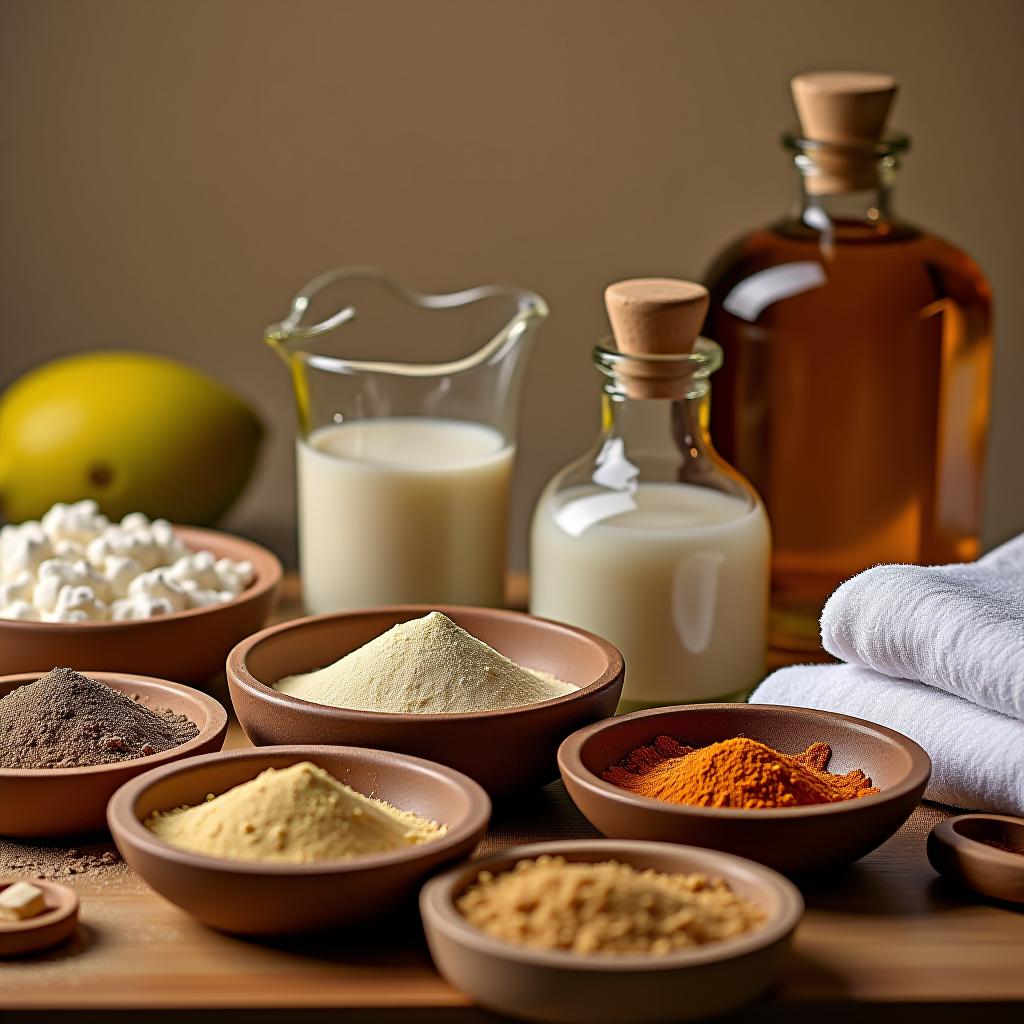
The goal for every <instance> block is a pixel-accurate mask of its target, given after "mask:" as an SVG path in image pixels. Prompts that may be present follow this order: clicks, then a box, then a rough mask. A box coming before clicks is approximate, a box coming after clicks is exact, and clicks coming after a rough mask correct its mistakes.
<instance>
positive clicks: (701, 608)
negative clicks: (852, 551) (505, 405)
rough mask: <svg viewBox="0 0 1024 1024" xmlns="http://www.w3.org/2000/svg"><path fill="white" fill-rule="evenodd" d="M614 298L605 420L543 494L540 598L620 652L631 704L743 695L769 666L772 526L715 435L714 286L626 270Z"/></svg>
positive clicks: (535, 600) (535, 537)
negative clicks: (706, 332) (708, 321)
mask: <svg viewBox="0 0 1024 1024" xmlns="http://www.w3.org/2000/svg"><path fill="white" fill-rule="evenodd" d="M605 304H606V307H607V310H608V316H609V318H610V320H611V323H612V329H613V332H614V335H615V343H614V344H611V343H604V344H600V345H598V346H597V347H596V348H595V349H594V352H593V360H594V365H595V366H596V367H597V369H598V370H599V371H600V373H601V374H602V375H603V377H604V381H603V386H602V394H601V430H600V434H599V436H598V439H597V442H596V444H595V445H594V447H593V448H592V449H591V450H590V451H589V452H587V454H585V455H584V456H583V457H582V458H580V459H579V460H577V461H576V462H573V463H572V464H570V465H569V466H567V467H566V468H565V469H563V470H562V471H561V472H559V473H558V474H556V476H555V477H554V478H553V479H552V480H551V482H550V483H549V484H548V486H547V488H546V489H545V491H544V493H543V494H542V495H541V498H540V500H539V502H538V504H537V509H536V511H535V513H534V518H533V528H532V535H531V596H530V610H531V611H532V612H533V613H534V614H535V615H541V616H545V617H547V618H552V619H560V620H562V621H564V622H569V623H572V624H574V625H577V626H581V627H583V628H584V629H589V630H591V631H592V632H594V633H597V634H599V635H600V636H603V637H606V638H607V639H608V640H610V641H611V642H612V643H613V644H615V645H616V646H617V647H618V648H619V649H620V650H621V651H622V653H623V655H624V657H625V659H626V666H627V669H626V685H625V689H624V691H623V699H622V703H621V704H620V710H633V709H635V708H639V707H652V706H657V705H665V704H679V703H686V702H698V701H708V700H739V699H743V697H744V696H745V695H746V694H747V693H748V692H749V691H750V689H752V688H753V687H754V686H755V685H756V684H757V682H758V681H759V680H760V679H761V677H762V676H763V674H764V656H765V634H766V626H767V603H768V571H769V556H770V546H771V545H770V533H769V528H768V520H767V517H766V515H765V511H764V506H763V505H762V503H761V500H760V498H759V497H758V496H757V493H756V492H755V491H754V489H753V488H752V487H751V486H750V484H748V483H747V481H746V480H745V479H744V478H743V477H742V476H741V475H740V474H739V473H738V472H736V470H734V469H733V468H732V467H731V466H729V465H728V464H727V463H726V462H725V461H723V459H722V458H721V457H720V456H719V455H718V453H717V452H716V451H715V449H714V447H713V446H712V443H711V437H710V434H709V404H710V391H711V384H710V376H711V374H712V373H713V372H714V371H715V370H717V369H718V367H719V366H720V365H721V362H722V353H721V349H720V348H719V347H718V345H716V344H715V343H714V342H712V341H708V340H706V339H703V338H699V337H698V331H699V329H700V325H701V323H702V322H703V320H704V316H705V313H706V310H707V304H708V293H707V290H706V289H705V288H704V287H703V286H701V285H698V284H693V283H690V282H687V281H676V280H668V279H642V280H633V281H622V282H619V283H617V284H613V285H611V286H610V287H609V288H608V289H607V291H606V293H605Z"/></svg>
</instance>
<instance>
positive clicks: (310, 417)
mask: <svg viewBox="0 0 1024 1024" xmlns="http://www.w3.org/2000/svg"><path fill="white" fill-rule="evenodd" d="M316 310H328V312H327V313H326V314H322V313H320V312H316ZM547 312H548V311H547V306H546V305H545V303H544V300H543V299H541V298H540V296H538V295H535V294H533V293H532V292H528V291H525V290H522V289H516V288H506V287H500V286H495V285H486V286H482V287H478V288H470V289H466V290H465V291H460V292H452V293H448V294H440V295H429V294H423V293H420V292H417V291H414V290H413V289H411V288H408V287H406V286H405V285H403V284H401V283H399V282H398V281H395V280H394V279H392V278H391V277H389V276H387V275H386V274H384V273H383V272H381V271H380V270H376V269H373V268H367V267H342V268H338V269H336V270H331V271H328V272H327V273H324V274H321V275H320V276H319V277H317V278H315V279H314V280H312V281H310V282H309V283H308V284H307V285H305V286H304V287H303V288H302V289H301V290H300V291H299V293H298V294H297V295H296V296H295V298H294V299H293V300H292V305H291V310H290V311H289V314H288V316H287V317H286V318H285V319H284V320H282V321H281V322H280V323H277V324H272V325H271V326H270V327H268V328H267V329H266V332H265V340H266V342H267V343H268V344H269V345H270V346H271V348H272V349H273V350H274V351H275V352H276V353H277V354H278V355H279V356H280V357H281V359H282V360H283V361H284V363H285V365H286V366H287V367H288V369H289V371H290V374H291V380H292V386H293V389H294V393H295V402H296V407H297V411H298V438H297V483H298V513H299V559H300V568H301V571H302V581H303V598H304V601H305V604H306V607H307V609H308V610H309V611H310V612H314V613H321V612H328V611H337V610H342V609H348V608H361V607H368V606H372V605H384V604H400V603H418V604H470V605H500V604H502V603H503V600H504V580H505V569H506V556H507V551H506V549H507V535H508V495H509V482H510V478H511V471H512V461H513V458H514V455H515V446H516V417H517V412H518V404H519V387H520V382H521V378H522V370H523V367H524V365H525V356H526V353H527V352H528V350H529V347H530V342H531V341H532V339H533V336H534V333H535V331H536V329H537V327H538V325H539V324H540V323H541V321H542V320H543V319H544V318H545V317H546V316H547ZM409 338H413V339H414V340H415V345H416V348H417V349H418V350H422V351H423V352H424V353H431V352H441V351H444V350H445V348H451V347H452V346H453V345H454V344H458V345H459V346H460V350H461V349H462V347H464V343H465V341H466V339H468V340H469V343H470V344H474V345H477V346H479V347H477V348H476V349H475V351H472V352H471V353H470V354H469V355H461V356H459V357H457V358H454V359H451V360H447V361H443V362H391V361H385V360H384V359H382V358H381V355H382V354H383V353H385V352H387V350H388V347H389V345H392V346H393V345H394V344H395V343H396V341H397V342H399V343H405V342H406V339H409ZM481 342H482V343H481ZM342 345H344V351H345V353H346V355H344V356H342V355H339V354H337V352H336V351H335V350H338V349H341V347H342ZM405 347H406V350H408V344H407V343H406V346H405ZM356 356H359V358H356Z"/></svg>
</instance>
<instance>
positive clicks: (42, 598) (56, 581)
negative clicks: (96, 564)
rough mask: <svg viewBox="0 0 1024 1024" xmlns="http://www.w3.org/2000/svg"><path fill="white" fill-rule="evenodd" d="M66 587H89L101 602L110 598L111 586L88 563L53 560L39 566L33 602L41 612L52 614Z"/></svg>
mask: <svg viewBox="0 0 1024 1024" xmlns="http://www.w3.org/2000/svg"><path fill="white" fill-rule="evenodd" d="M65 587H88V588H89V590H91V591H92V593H93V595H94V596H95V597H96V598H98V599H100V600H106V599H107V598H108V597H109V596H110V586H109V584H108V583H107V581H106V580H105V579H104V578H103V576H101V575H100V574H99V573H98V572H97V571H96V570H95V569H94V568H93V567H92V566H91V565H90V564H89V563H88V562H86V561H84V560H81V561H78V562H64V561H61V560H60V559H59V558H51V559H49V560H47V561H45V562H43V564H42V565H41V566H39V573H38V575H37V577H36V586H35V590H34V591H33V593H32V601H33V603H34V604H35V606H36V607H37V608H38V609H39V610H40V611H41V612H44V613H46V612H52V611H54V610H55V609H56V607H57V600H58V598H59V596H60V592H61V591H62V590H63V589H64V588H65Z"/></svg>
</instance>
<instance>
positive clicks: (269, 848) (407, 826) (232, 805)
mask: <svg viewBox="0 0 1024 1024" xmlns="http://www.w3.org/2000/svg"><path fill="white" fill-rule="evenodd" d="M146 825H147V826H148V827H149V828H150V829H152V830H153V832H155V833H156V834H157V835H158V836H160V838H161V839H164V840H166V841H167V842H168V843H172V844H173V845H175V846H180V847H182V848H183V849H186V850H194V851H196V852H197V853H206V854H209V855H210V856H213V857H228V858H231V859H233V860H267V861H289V862H293V863H305V862H309V861H319V860H336V859H349V858H352V857H365V856H367V855H368V854H373V853H387V852H389V851H391V850H398V849H401V848H402V847H406V846H416V845H418V844H420V843H426V842H429V841H430V840H431V839H436V838H437V837H438V836H441V835H443V834H444V832H445V831H446V827H445V826H444V825H438V824H436V823H435V822H432V821H427V819H426V818H421V817H420V816H419V815H417V814H413V813H412V812H411V811H401V810H398V808H396V807H392V806H391V805H390V804H387V803H385V802H384V801H383V800H375V799H373V798H372V797H367V796H363V794H362V793H357V792H356V791H355V790H354V789H351V788H350V787H348V786H346V785H345V784H344V783H342V782H339V781H338V780H337V779H336V778H335V777H334V776H333V775H331V774H330V773H329V772H326V771H324V769H323V768H319V767H317V766H316V765H315V764H311V763H310V762H308V761H303V762H301V763H299V764H293V765H291V766H290V767H288V768H280V769H275V768H268V769H267V770H266V771H265V772H261V773H260V774H259V775H257V776H256V778H255V779H253V780H252V781H251V782H245V783H243V784H242V785H240V786H235V788H234V789H229V790H228V791H227V792H226V793H222V794H221V795H220V796H217V797H215V796H213V795H212V794H211V795H210V796H208V797H207V798H206V803H203V804H199V805H197V806H195V807H179V808H176V809H175V810H172V811H154V812H153V814H152V815H151V816H150V817H149V819H148V820H147V821H146Z"/></svg>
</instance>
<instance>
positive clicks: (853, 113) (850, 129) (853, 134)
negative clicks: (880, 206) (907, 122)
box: [790, 71, 898, 194]
mask: <svg viewBox="0 0 1024 1024" xmlns="http://www.w3.org/2000/svg"><path fill="white" fill-rule="evenodd" d="M790 88H791V90H792V93H793V105H794V106H795V107H796V113H797V117H798V118H799V119H800V131H801V133H802V134H803V136H804V138H806V139H811V140H813V141H814V142H823V143H829V144H832V145H836V146H849V147H854V148H853V149H852V150H851V151H850V152H847V153H843V152H841V151H838V150H837V151H822V152H820V153H817V154H816V155H815V162H816V164H817V169H818V173H817V174H814V175H810V176H809V177H808V179H807V187H808V190H809V191H811V192H815V193H819V194H820V193H836V192H850V191H855V190H856V189H859V188H869V187H871V185H872V184H874V181H875V177H876V174H877V170H876V167H875V163H876V160H875V158H874V157H873V155H871V154H869V153H857V152H856V147H858V146H861V147H870V146H873V145H874V144H876V143H877V142H878V141H879V140H880V139H881V138H882V137H883V135H884V134H885V123H886V120H887V119H888V117H889V110H890V108H891V107H892V104H893V100H894V99H895V98H896V91H897V88H898V87H897V85H896V80H895V79H894V78H892V77H891V76H890V75H884V74H879V73H876V72H868V71H812V72H808V73H807V74H802V75H795V76H794V77H793V79H792V80H791V82H790Z"/></svg>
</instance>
